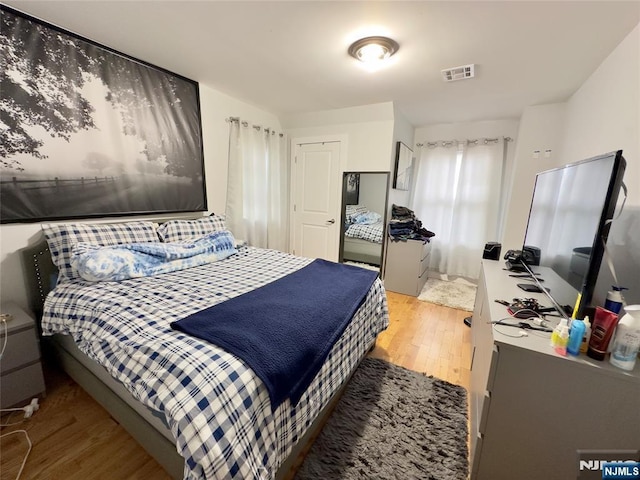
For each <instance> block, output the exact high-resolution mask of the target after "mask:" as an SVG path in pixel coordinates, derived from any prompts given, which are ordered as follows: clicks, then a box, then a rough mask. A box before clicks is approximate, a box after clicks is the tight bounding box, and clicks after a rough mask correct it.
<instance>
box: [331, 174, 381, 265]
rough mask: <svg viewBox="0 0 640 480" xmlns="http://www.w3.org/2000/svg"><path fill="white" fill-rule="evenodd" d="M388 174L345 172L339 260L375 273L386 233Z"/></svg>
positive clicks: (379, 263)
mask: <svg viewBox="0 0 640 480" xmlns="http://www.w3.org/2000/svg"><path fill="white" fill-rule="evenodd" d="M388 187H389V172H345V174H344V177H343V180H342V235H341V239H340V261H341V262H343V263H358V264H362V266H368V267H370V268H373V269H376V270H379V269H380V266H381V265H382V258H383V253H384V252H383V248H384V242H383V240H384V237H385V232H386V224H387V221H386V220H387V219H386V212H387V194H388V190H389V188H388Z"/></svg>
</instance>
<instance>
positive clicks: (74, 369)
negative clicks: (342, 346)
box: [22, 240, 375, 480]
mask: <svg viewBox="0 0 640 480" xmlns="http://www.w3.org/2000/svg"><path fill="white" fill-rule="evenodd" d="M22 257H23V266H24V270H25V278H26V281H27V284H28V285H27V287H28V297H29V303H30V307H31V309H32V311H33V312H34V313H35V314H36V318H38V319H40V318H42V311H43V305H44V300H45V298H46V296H47V294H48V293H49V291H50V290H51V289H52V288H53V286H54V285H55V278H56V274H57V270H56V267H55V266H54V265H53V262H52V261H51V255H50V254H49V248H48V246H47V243H46V241H45V240H42V241H41V242H40V243H38V244H37V245H35V246H33V247H27V248H26V249H24V250H23V251H22ZM38 328H39V329H40V331H41V326H40V324H39V322H38ZM41 341H42V342H43V346H44V347H45V349H46V350H50V351H51V353H52V356H53V358H54V359H55V361H57V362H58V363H59V365H60V366H61V367H62V368H63V370H64V371H65V372H66V373H67V374H68V375H69V376H70V377H71V378H72V379H73V380H74V381H75V382H76V383H78V385H80V386H81V387H82V388H83V389H84V390H85V391H86V392H87V393H89V395H91V397H93V398H94V399H95V400H96V401H97V402H98V403H99V404H100V405H102V407H103V408H104V409H105V410H107V412H109V414H110V415H111V416H112V417H113V418H114V419H115V420H116V421H117V422H118V423H119V424H120V425H122V427H123V428H124V429H125V430H126V431H127V432H128V433H129V434H130V435H131V436H132V437H133V438H134V439H135V440H136V441H137V442H138V443H139V444H140V445H141V446H142V447H143V448H144V449H145V450H146V451H147V453H149V455H151V456H152V457H153V458H154V459H155V460H156V461H157V462H158V463H159V464H160V465H162V467H163V468H164V469H165V470H166V471H167V473H168V474H169V475H170V476H171V477H172V478H175V479H181V478H183V475H184V461H185V460H184V458H183V457H182V456H180V454H179V453H178V452H177V450H176V446H175V444H174V443H173V441H170V440H169V439H168V438H167V436H166V434H167V433H168V429H167V428H166V427H164V425H162V427H161V428H165V434H163V433H161V432H160V431H159V429H158V427H157V426H154V425H153V424H152V423H151V422H150V421H149V420H147V419H145V418H144V416H142V415H141V414H140V413H139V412H138V411H136V410H135V409H134V408H132V407H131V405H130V404H129V403H130V402H131V401H133V402H134V403H136V404H139V402H137V400H135V399H133V397H132V396H131V395H130V394H129V392H128V391H127V390H126V389H125V388H124V387H123V386H122V385H121V384H120V383H119V382H117V381H116V380H114V379H113V378H111V377H110V376H109V375H108V374H107V373H106V370H105V375H104V376H102V375H100V376H98V375H97V374H96V373H94V372H92V371H91V369H89V368H88V367H87V366H85V365H83V363H81V362H80V361H79V360H78V359H77V358H75V357H74V355H72V354H71V353H70V352H69V351H68V350H67V349H66V348H65V347H64V346H63V345H62V344H61V343H60V342H57V341H56V340H55V337H42V338H41ZM374 345H375V341H374V343H373V345H372V346H371V347H373V346H374ZM88 361H91V360H89V359H88ZM96 365H98V364H96ZM98 366H99V365H98ZM99 367H100V366H99ZM100 368H102V367H100ZM354 371H355V369H354ZM352 374H353V372H352ZM350 379H351V376H349V378H348V379H347V381H345V382H344V384H343V385H342V386H341V387H340V388H339V389H338V390H337V391H336V393H335V394H334V396H333V397H332V398H331V400H330V401H329V403H328V404H327V405H326V406H325V407H324V409H323V410H322V411H321V412H320V414H319V415H318V417H317V418H316V420H315V421H314V422H313V424H312V425H311V427H310V428H309V429H308V430H307V432H306V433H305V434H304V435H303V436H302V437H301V438H300V440H298V443H297V444H296V445H295V446H294V448H293V450H292V451H291V453H290V454H289V456H288V457H287V459H286V460H285V462H284V463H283V464H282V465H281V466H280V468H279V469H278V472H277V474H276V477H275V478H276V479H278V480H285V479H291V478H293V476H294V475H295V472H296V470H297V469H298V468H299V466H300V465H301V464H302V461H303V460H304V455H306V453H307V451H308V450H309V448H310V447H311V444H312V443H313V441H314V440H315V438H316V437H317V435H318V434H319V433H320V431H321V430H322V427H323V426H324V424H325V422H326V421H327V419H328V418H329V416H330V415H331V412H332V411H333V409H334V408H335V406H336V405H337V403H338V401H339V400H340V397H341V395H342V393H343V392H344V390H345V388H346V385H347V384H348V383H349V380H350ZM124 396H128V397H129V398H128V400H129V403H128V402H127V401H125V400H124V399H123V397H124ZM139 405H140V406H141V407H142V408H146V407H144V405H142V404H139ZM147 410H148V412H149V415H154V414H153V413H151V412H152V411H151V410H150V409H147ZM169 437H171V434H170V433H169Z"/></svg>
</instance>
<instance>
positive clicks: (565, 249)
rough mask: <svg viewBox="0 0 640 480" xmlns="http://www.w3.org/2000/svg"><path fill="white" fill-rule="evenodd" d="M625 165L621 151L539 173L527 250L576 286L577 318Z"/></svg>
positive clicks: (591, 284) (530, 259) (586, 300)
mask: <svg viewBox="0 0 640 480" xmlns="http://www.w3.org/2000/svg"><path fill="white" fill-rule="evenodd" d="M625 168H626V161H625V159H624V157H623V156H622V150H619V151H617V152H610V153H606V154H604V155H599V156H597V157H593V158H589V159H586V160H583V161H580V162H576V163H571V164H569V165H565V166H563V167H560V168H554V169H552V170H547V171H544V172H541V173H538V174H537V175H536V183H535V188H534V191H533V197H532V200H531V208H530V210H529V220H528V222H527V230H526V234H525V238H524V244H523V248H522V250H523V252H525V253H528V254H527V255H526V256H525V258H526V259H527V260H526V261H527V263H528V264H529V265H541V266H545V267H550V268H551V269H553V271H555V272H556V273H557V274H558V276H560V277H561V278H562V279H564V280H565V281H566V282H567V283H569V284H570V285H571V286H572V287H573V288H574V289H575V290H576V301H575V309H574V312H573V313H574V315H575V317H576V318H583V317H584V315H585V309H586V308H587V307H588V306H589V304H590V302H591V299H592V298H593V291H594V289H595V285H596V280H597V278H598V273H599V271H600V265H601V263H602V258H603V255H604V249H605V243H606V241H607V237H608V234H609V228H610V220H611V219H612V218H613V215H614V211H615V208H616V203H617V201H618V194H619V192H620V189H621V187H622V178H623V176H624V171H625ZM552 293H553V292H551V294H552ZM551 294H549V293H548V292H547V295H550V296H552V295H551ZM553 300H554V299H553V298H552V301H553ZM557 303H558V302H555V301H554V304H555V305H557Z"/></svg>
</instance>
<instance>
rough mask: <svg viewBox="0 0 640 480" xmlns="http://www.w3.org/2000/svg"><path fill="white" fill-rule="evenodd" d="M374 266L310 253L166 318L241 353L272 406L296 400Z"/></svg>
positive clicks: (358, 300)
mask: <svg viewBox="0 0 640 480" xmlns="http://www.w3.org/2000/svg"><path fill="white" fill-rule="evenodd" d="M377 276H378V274H377V272H374V271H371V270H366V269H363V268H359V267H353V266H349V265H343V264H339V263H333V262H328V261H326V260H320V259H318V260H314V261H313V262H311V263H310V264H309V265H307V266H306V267H304V268H302V269H300V270H297V271H295V272H293V273H291V274H289V275H286V276H285V277H282V278H280V279H278V280H276V281H274V282H272V283H269V284H267V285H264V286H262V287H260V288H258V289H256V290H252V291H251V292H248V293H245V294H243V295H240V296H238V297H235V298H232V299H231V300H227V301H226V302H222V303H219V304H217V305H214V306H213V307H210V308H207V309H205V310H202V311H200V312H197V313H194V314H193V315H190V316H188V317H186V318H183V319H182V320H178V321H176V322H172V323H171V328H173V329H175V330H179V331H181V332H184V333H187V334H189V335H192V336H194V337H198V338H201V339H203V340H206V341H208V342H210V343H212V344H215V345H218V346H220V347H222V348H224V349H225V350H227V351H228V352H229V353H232V354H233V355H235V356H237V357H238V358H240V359H241V360H243V361H244V362H245V363H246V364H247V365H248V366H249V367H250V368H251V369H252V370H253V371H254V372H255V373H256V375H258V376H259V377H260V379H262V381H263V382H264V383H265V385H266V387H267V389H268V390H269V397H270V399H271V405H272V408H273V409H274V410H275V409H276V408H277V407H278V406H279V405H280V404H281V403H282V402H283V401H284V400H285V399H287V398H289V399H290V400H291V403H292V404H293V405H296V404H297V403H298V401H299V400H300V397H301V396H302V394H303V393H304V391H305V390H306V388H307V387H308V386H309V384H310V383H311V381H312V380H313V378H314V377H315V376H316V374H317V373H318V371H319V370H320V368H321V367H322V364H323V362H324V360H325V359H326V357H327V355H329V352H330V350H331V348H332V347H333V344H334V343H335V342H336V341H337V340H338V338H339V337H340V336H341V335H342V333H343V332H344V329H345V328H346V327H347V325H348V324H349V322H350V320H351V317H353V315H354V314H355V312H356V310H357V309H358V308H359V307H360V305H361V304H362V303H363V301H364V298H365V297H366V295H367V293H368V291H369V290H370V288H371V285H373V282H374V281H375V279H376V278H377Z"/></svg>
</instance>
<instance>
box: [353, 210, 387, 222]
mask: <svg viewBox="0 0 640 480" xmlns="http://www.w3.org/2000/svg"><path fill="white" fill-rule="evenodd" d="M381 220H382V216H380V214H379V213H376V212H365V213H358V214H357V215H355V216H354V217H353V223H358V224H361V225H373V224H375V223H379V222H380V221H381Z"/></svg>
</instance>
